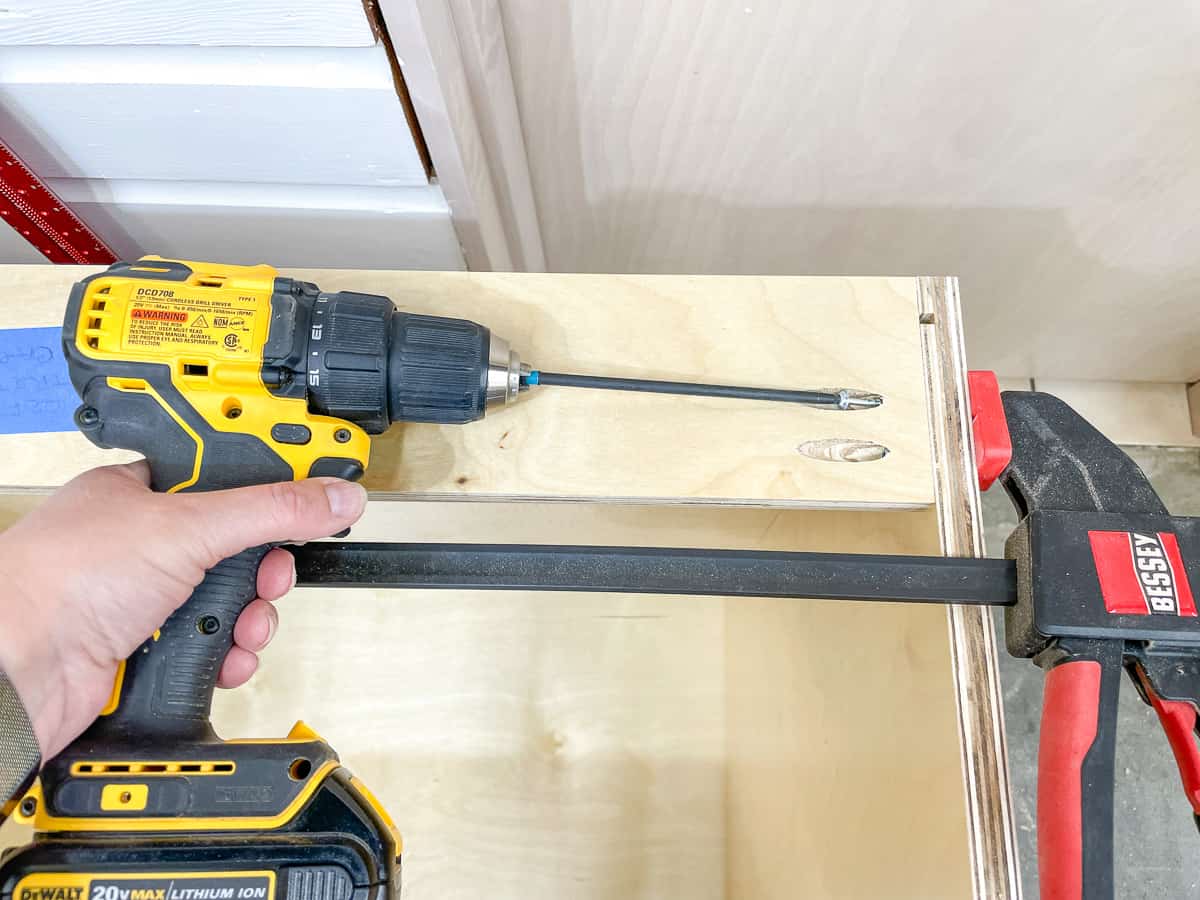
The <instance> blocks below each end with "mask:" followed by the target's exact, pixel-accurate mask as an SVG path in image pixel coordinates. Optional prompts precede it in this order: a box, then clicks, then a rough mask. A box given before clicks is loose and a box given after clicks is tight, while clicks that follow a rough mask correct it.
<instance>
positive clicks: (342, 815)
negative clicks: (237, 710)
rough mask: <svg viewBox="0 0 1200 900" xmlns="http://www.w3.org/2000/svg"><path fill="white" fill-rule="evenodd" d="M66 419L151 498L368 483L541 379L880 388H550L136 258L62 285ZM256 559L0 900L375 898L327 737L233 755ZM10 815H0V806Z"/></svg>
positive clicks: (352, 309)
mask: <svg viewBox="0 0 1200 900" xmlns="http://www.w3.org/2000/svg"><path fill="white" fill-rule="evenodd" d="M63 349H64V353H65V356H66V359H67V365H68V369H69V372H70V378H71V381H72V383H73V384H74V386H75V389H76V390H77V391H78V392H79V396H80V398H81V400H82V403H81V405H80V406H79V408H78V410H77V411H76V414H75V420H76V424H77V425H78V427H79V428H80V430H82V431H83V433H84V434H85V435H87V437H88V438H90V439H91V440H92V441H93V442H94V443H96V444H97V445H99V446H101V447H119V448H124V449H129V450H134V451H137V452H140V453H142V454H143V455H144V456H145V457H146V459H147V461H148V462H149V465H150V471H151V485H152V487H153V488H154V490H157V491H167V492H178V491H209V490H217V489H222V488H233V487H240V486H245V485H251V484H262V483H269V482H277V481H287V480H292V479H299V478H307V477H310V476H337V477H341V478H348V479H357V478H359V477H360V476H361V475H362V474H363V472H364V470H365V468H366V465H367V460H368V456H369V453H370V439H369V435H372V434H379V433H381V432H383V431H384V430H386V429H387V428H388V427H389V426H390V425H391V424H392V423H394V422H430V423H456V424H463V423H468V422H471V421H474V420H476V419H479V418H481V417H482V416H483V415H484V414H485V412H486V411H487V410H488V409H491V408H494V407H497V406H503V405H505V404H507V403H510V402H512V401H513V400H514V399H516V397H517V396H518V395H519V394H520V393H521V392H522V391H523V390H525V389H527V388H529V387H530V386H532V385H535V384H556V385H562V386H573V387H587V388H609V389H618V390H637V391H658V392H667V393H678V394H698V395H708V396H719V397H740V398H748V399H756V400H783V401H788V402H793V403H801V404H806V405H812V406H822V407H827V408H832V409H842V410H846V409H865V408H869V407H871V406H876V405H878V404H879V402H881V401H880V398H879V397H878V396H877V395H873V394H868V393H865V392H862V391H853V390H849V389H831V390H824V391H785V390H775V389H760V388H734V387H728V386H722V385H704V384H686V383H678V382H662V381H643V380H637V379H621V378H597V377H594V376H581V375H562V374H553V373H541V372H537V371H534V370H532V369H530V367H528V366H526V365H523V364H522V363H521V360H520V358H519V357H518V355H517V354H516V353H515V352H513V350H512V349H511V348H510V347H509V346H508V344H507V343H506V342H505V341H504V340H503V339H501V338H499V337H498V336H496V335H494V334H492V333H490V332H489V330H488V329H487V328H485V327H483V326H482V325H479V324H476V323H474V322H469V321H465V320H461V319H451V318H443V317H437V316H429V315H417V314H413V313H408V312H403V311H401V310H398V309H397V308H396V307H395V305H394V304H393V302H392V300H390V299H388V298H387V297H381V296H375V295H369V294H360V293H354V292H349V291H341V292H336V293H326V292H322V291H321V290H319V289H318V288H317V287H316V286H315V285H313V284H309V283H306V282H303V281H298V280H294V279H292V278H286V277H281V276H280V275H279V274H278V273H277V272H276V271H275V270H274V269H272V268H271V267H269V266H250V267H246V266H228V265H215V264H209V263H194V262H182V261H175V260H167V259H162V258H159V257H153V256H151V257H144V258H142V259H140V260H138V261H137V262H134V263H117V264H115V265H113V266H112V267H110V268H109V269H108V270H107V271H104V272H101V273H99V274H96V275H92V276H90V277H88V278H85V279H84V280H83V281H81V282H80V283H79V284H77V285H76V286H75V287H74V289H73V290H72V293H71V296H70V298H69V301H68V306H67V313H66V318H65V322H64V327H63ZM268 549H269V548H267V547H256V548H252V549H249V550H246V551H245V552H243V553H241V554H238V555H237V556H235V557H232V558H230V559H227V560H225V561H224V562H222V563H220V564H219V565H217V566H216V567H215V568H213V569H211V570H210V571H209V572H208V573H207V574H206V576H205V578H204V580H203V582H202V583H201V584H200V585H199V586H198V587H197V588H196V590H195V592H194V593H193V594H192V596H191V598H190V599H189V600H188V601H187V602H186V603H185V604H184V605H183V606H182V607H180V608H179V609H178V610H177V611H176V612H175V613H174V614H173V615H172V616H171V617H170V618H169V619H167V621H166V622H164V623H163V625H162V627H161V628H160V629H159V630H158V631H156V632H155V633H154V635H153V636H152V637H151V638H150V639H148V640H147V641H146V642H145V643H144V644H143V645H142V646H141V647H140V648H139V649H138V650H137V651H136V652H135V653H134V654H133V656H131V657H130V658H129V659H128V660H126V661H125V662H124V664H123V665H122V666H121V667H120V670H119V672H118V675H117V679H116V683H115V685H114V688H113V693H112V697H111V699H110V701H109V703H108V705H107V706H106V708H105V709H104V710H103V712H102V713H101V715H100V717H99V718H98V719H97V720H96V722H95V723H94V724H93V725H92V726H91V727H90V728H89V730H88V731H87V732H85V733H84V734H83V735H82V736H81V737H80V738H78V739H77V740H76V741H75V742H74V743H73V744H72V745H71V746H69V747H68V748H67V749H66V750H65V751H63V752H62V753H61V754H60V755H59V756H57V757H56V758H55V759H52V760H50V761H48V762H47V763H46V764H45V765H44V767H43V768H42V770H41V775H40V782H39V783H37V784H35V785H34V786H33V787H32V788H30V789H29V791H28V792H27V793H26V794H25V795H24V796H23V797H22V798H21V800H20V802H19V803H18V804H17V807H16V809H17V811H16V813H15V815H16V816H17V817H18V818H19V819H20V820H22V821H24V822H27V823H29V824H32V825H33V826H34V828H35V830H36V838H35V840H34V841H33V842H32V843H31V844H29V845H27V846H25V847H22V848H17V849H15V850H12V851H9V852H8V853H7V854H6V855H5V857H4V859H3V862H2V864H0V900H376V898H385V897H394V896H396V895H397V894H398V892H399V871H400V869H399V854H400V838H399V836H398V834H397V833H396V830H395V827H394V825H393V823H392V821H391V819H389V817H388V815H387V813H385V812H384V810H383V809H382V808H381V807H380V806H379V804H378V803H377V802H376V801H375V799H374V798H373V797H372V795H371V793H370V792H369V791H368V790H367V789H366V788H365V787H364V786H363V785H362V783H361V782H359V781H358V780H357V779H355V778H354V777H353V776H352V775H350V773H349V772H347V771H346V769H345V768H343V767H342V766H341V765H340V764H339V762H338V758H337V755H336V754H335V753H334V751H333V750H332V749H331V748H330V747H329V745H328V744H326V743H325V742H324V741H323V740H322V739H321V738H320V737H319V736H318V735H317V734H316V733H314V732H313V731H312V730H311V729H309V728H308V727H307V726H305V725H304V724H303V723H298V724H297V725H296V726H295V727H294V728H293V729H292V731H291V733H290V734H289V735H288V736H287V737H286V738H283V739H280V740H229V741H226V740H222V739H220V738H219V737H217V736H216V734H215V733H214V732H213V730H212V727H211V725H210V724H209V711H210V708H211V704H212V694H213V689H214V687H215V684H216V678H217V673H218V670H219V668H220V665H221V662H222V660H223V659H224V657H225V654H226V653H227V651H228V650H229V648H230V646H231V644H232V636H233V626H234V622H235V621H236V620H237V617H238V615H239V613H240V612H241V611H242V609H243V608H244V607H245V606H246V604H247V603H249V602H250V601H251V600H252V599H253V598H254V596H255V592H256V591H255V582H256V575H257V570H258V565H259V562H260V561H261V560H262V558H263V556H264V555H265V554H266V552H267V550H268ZM0 800H3V798H0Z"/></svg>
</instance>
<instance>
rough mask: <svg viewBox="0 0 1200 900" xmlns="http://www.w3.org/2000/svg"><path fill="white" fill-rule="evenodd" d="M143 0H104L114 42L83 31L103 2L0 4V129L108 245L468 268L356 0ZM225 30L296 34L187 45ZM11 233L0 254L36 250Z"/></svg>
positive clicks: (235, 257)
mask: <svg viewBox="0 0 1200 900" xmlns="http://www.w3.org/2000/svg"><path fill="white" fill-rule="evenodd" d="M66 5H67V6H71V5H72V2H68V3H67V4H66ZM74 5H76V6H77V5H79V4H74ZM147 5H148V4H147V2H145V0H122V2H120V3H117V4H115V6H114V5H113V4H109V5H107V7H106V15H107V16H109V17H110V25H111V27H110V28H108V29H107V30H106V31H104V33H103V37H104V38H105V39H106V40H107V41H108V42H109V45H106V46H103V45H88V42H89V41H93V40H98V39H99V37H100V36H101V35H100V32H98V31H95V28H94V26H95V25H96V22H97V19H96V18H95V17H92V18H89V17H88V16H82V17H75V18H72V17H70V16H66V15H65V13H64V11H63V10H62V8H61V7H60V6H59V5H56V4H50V3H48V2H45V0H38V2H34V0H19V2H18V5H17V6H16V7H14V9H15V10H16V12H17V13H21V12H22V11H25V12H27V13H28V15H27V16H26V17H25V18H24V19H22V18H21V16H20V15H14V13H13V10H12V9H9V10H8V11H7V12H6V13H0V44H3V42H5V41H8V42H10V44H11V45H10V46H0V135H2V136H3V139H4V141H5V142H6V143H7V144H8V145H9V146H10V147H11V148H12V149H13V150H14V151H15V152H16V153H17V155H18V156H20V157H21V158H22V159H23V160H24V161H25V162H26V164H27V165H29V167H30V168H31V169H32V170H33V171H34V172H36V173H37V174H38V175H39V176H40V177H42V178H43V179H45V180H47V182H48V183H49V185H50V187H51V188H52V189H53V190H54V191H55V192H56V193H57V194H58V195H59V197H60V198H62V199H63V200H64V201H65V202H66V203H67V204H68V205H69V206H70V207H71V208H73V209H74V210H75V211H76V212H77V213H78V214H79V215H80V217H81V218H82V219H83V220H84V221H85V222H87V223H88V224H89V225H90V226H92V227H93V228H94V229H95V230H96V231H97V232H98V233H99V234H100V236H101V237H102V238H103V239H104V240H105V241H106V242H107V243H108V244H109V245H110V246H111V247H112V248H113V250H114V252H116V253H117V254H118V255H119V256H122V257H128V256H136V255H138V254H140V253H147V252H153V253H160V254H164V255H174V256H182V257H186V258H192V259H196V258H205V257H208V258H214V259H220V260H222V261H227V262H232V263H253V262H270V263H273V264H276V265H284V266H288V265H292V266H300V265H309V266H350V267H356V266H357V267H384V268H391V267H407V268H436V269H461V268H462V267H463V265H464V264H463V257H462V251H461V249H460V247H459V243H458V238H457V236H456V234H455V232H454V228H453V225H452V223H451V218H450V211H449V207H448V206H447V204H446V201H445V198H444V197H443V195H442V192H441V189H440V188H439V187H438V186H437V185H436V184H431V183H430V181H429V178H428V176H427V174H426V170H425V165H424V162H423V161H422V159H421V157H420V154H419V152H418V148H417V144H416V142H415V140H414V137H413V134H412V132H411V131H410V128H409V125H408V122H407V121H406V119H405V114H404V108H403V106H402V105H401V102H400V100H399V98H398V96H397V92H396V85H395V83H394V80H393V74H392V69H391V66H390V64H389V61H388V56H387V52H386V50H385V48H384V47H383V46H382V45H380V44H377V43H375V38H374V33H373V31H372V29H371V27H370V23H369V22H368V20H367V18H366V16H365V14H364V12H363V8H362V6H361V3H360V2H359V0H353V2H349V0H331V2H329V3H319V4H318V3H299V4H282V3H279V2H278V0H266V2H264V3H258V4H242V3H238V4H234V3H232V2H230V0H202V2H197V3H190V4H185V5H183V7H181V8H180V9H177V10H175V15H174V16H173V17H170V21H167V20H166V19H164V18H163V13H162V12H161V10H160V12H158V13H152V14H151V13H150V12H148V10H146V9H143V7H146V6H147ZM158 5H159V6H162V4H158ZM170 6H172V5H171V4H166V7H170ZM289 6H295V9H294V10H293V13H294V15H291V16H290V17H289V16H288V15H286V9H285V8H287V7H289ZM184 7H186V8H184ZM235 7H236V9H235ZM164 8H165V7H164ZM143 14H148V15H150V16H151V21H152V22H158V27H157V30H156V31H154V34H157V35H158V36H159V38H160V40H159V45H143V42H144V40H145V39H146V34H147V33H146V32H145V28H144V27H143V26H144V25H145V23H144V22H143V21H142V19H141V18H140V17H141V16H142V15H143ZM155 16H157V17H158V18H157V19H156V18H154V17H155ZM273 17H274V18H275V19H278V20H280V21H282V22H283V25H282V26H281V30H279V31H272V30H271V29H270V28H269V27H268V23H269V20H271V19H272V18H273ZM347 17H349V18H347ZM160 19H161V20H162V21H159V20H160ZM284 20H286V21H284ZM14 23H15V24H14ZM256 24H257V25H259V26H261V27H253V26H255V25H256ZM35 26H36V27H35ZM89 29H92V30H89ZM281 34H282V36H283V37H282V38H281V37H280V35H281ZM222 37H224V39H226V40H229V41H245V42H249V43H255V42H265V43H267V44H275V43H277V42H279V41H280V40H286V41H290V42H292V43H293V44H295V45H296V46H194V45H192V44H195V43H206V42H207V43H211V42H213V41H215V40H218V39H221V38H222ZM38 40H42V41H44V42H43V43H37V41H38ZM326 40H328V41H332V42H337V43H341V44H345V45H349V46H321V45H320V43H321V42H322V41H326ZM120 41H125V42H126V43H119V42H120ZM71 42H78V43H79V44H81V45H79V46H62V45H60V44H69V43H71ZM114 42H115V43H114ZM302 44H308V45H309V46H299V45H302ZM355 44H358V46H355ZM14 245H15V244H14V240H12V239H11V237H9V238H5V239H3V240H2V241H0V261H6V262H16V261H22V260H25V259H26V258H27V257H28V252H27V251H25V250H24V248H19V249H16V250H14V249H13V248H12V247H13V246H14Z"/></svg>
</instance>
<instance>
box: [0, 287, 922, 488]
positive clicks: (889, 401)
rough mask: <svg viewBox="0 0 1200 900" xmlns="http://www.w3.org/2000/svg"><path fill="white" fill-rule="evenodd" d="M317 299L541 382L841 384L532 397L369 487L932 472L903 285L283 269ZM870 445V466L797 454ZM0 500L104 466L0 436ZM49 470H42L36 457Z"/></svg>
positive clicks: (414, 430)
mask: <svg viewBox="0 0 1200 900" xmlns="http://www.w3.org/2000/svg"><path fill="white" fill-rule="evenodd" d="M85 271H88V270H79V269H66V270H64V269H56V268H53V267H43V266H11V267H5V268H4V269H0V303H2V304H3V306H2V307H0V309H3V313H2V314H0V324H2V325H3V327H28V326H33V325H42V326H45V325H55V324H58V323H60V322H61V316H62V309H63V305H64V303H65V298H66V296H67V293H68V291H69V288H70V285H71V283H73V282H74V281H75V280H76V279H77V278H79V277H80V276H81V275H82V274H83V273H84V272H85ZM284 274H289V275H294V276H297V277H301V278H305V279H308V280H311V281H315V282H316V283H317V284H319V285H320V286H321V287H322V288H323V289H326V290H343V289H353V290H359V291H367V292H372V293H381V294H386V295H388V296H390V297H391V298H392V299H393V300H394V301H395V302H396V303H397V304H398V305H399V306H400V307H401V308H404V309H407V310H411V311H416V312H423V313H433V314H437V315H450V316H462V317H465V318H472V319H475V320H476V321H479V322H483V323H485V324H487V325H488V326H489V327H491V328H492V329H493V330H494V331H495V332H496V333H497V334H499V335H501V336H503V337H506V338H508V339H509V340H510V341H511V343H512V345H513V346H514V347H515V348H517V349H518V351H519V352H520V353H521V354H522V357H523V358H524V359H526V360H527V361H530V362H532V363H533V364H534V365H536V366H538V367H540V368H542V369H545V370H547V371H577V372H586V373H592V374H615V375H630V376H637V377H644V378H676V379H684V380H694V381H710V382H725V383H733V384H749V385H758V386H764V387H780V388H797V387H824V386H836V387H842V386H846V387H855V388H863V389H867V390H875V391H878V392H880V393H882V394H883V395H884V396H885V398H886V399H885V403H884V405H883V407H882V408H880V409H877V410H867V411H861V412H852V413H840V412H828V411H822V410H813V409H806V408H802V407H797V406H792V405H787V404H774V403H750V402H743V401H732V400H711V399H691V398H688V399H684V398H677V397H660V396H654V395H634V394H626V393H611V392H601V391H586V390H572V389H562V388H548V387H547V388H540V389H535V390H534V391H533V392H531V394H530V395H529V396H526V397H523V398H522V399H521V400H520V402H519V403H517V404H515V405H513V406H511V407H508V408H506V409H503V410H499V411H496V412H494V413H493V414H491V415H489V416H488V417H487V418H486V419H485V420H483V421H481V422H476V423H473V424H471V425H468V426H432V425H416V424H414V425H402V426H399V427H395V428H393V429H392V430H391V431H390V432H389V433H388V434H387V435H385V436H383V437H381V438H379V439H377V440H376V442H375V447H374V451H373V461H372V465H371V467H370V468H369V470H368V476H367V485H368V487H370V488H371V489H372V490H373V491H377V492H388V493H392V492H394V493H402V494H406V495H414V496H426V497H448V498H459V499H589V500H590V499H602V500H617V499H628V500H636V501H666V502H673V503H722V504H746V505H764V506H798V507H803V506H853V507H920V506H926V505H928V504H930V503H931V502H932V497H933V488H932V465H931V462H930V450H929V425H928V411H927V407H926V399H925V385H924V370H923V363H922V359H921V350H920V341H919V333H918V329H919V326H918V324H917V319H918V316H917V297H916V280H915V279H907V278H896V279H886V278H754V277H685V276H610V275H586V276H582V275H513V274H486V275H484V274H466V273H445V272H382V271H352V270H289V271H287V272H285V273H284ZM821 439H843V440H853V441H872V442H877V443H880V444H883V445H884V446H886V447H887V448H888V450H889V451H890V452H889V453H888V455H887V456H886V457H884V458H883V459H881V460H878V461H874V462H865V463H847V462H830V461H827V460H822V459H813V458H810V457H807V456H804V455H802V454H801V453H800V452H799V451H798V449H797V448H798V447H799V445H801V444H802V443H805V442H807V441H812V440H821ZM0 450H2V451H3V452H0V466H2V470H0V484H7V485H18V486H38V485H47V484H50V485H53V484H58V483H61V482H62V481H63V480H65V478H67V477H69V476H70V475H72V474H75V473H76V472H78V471H82V470H83V469H86V468H88V467H90V466H92V465H96V464H99V463H103V462H113V461H116V460H117V459H119V458H120V457H119V455H117V454H114V453H108V452H102V451H98V450H95V449H94V448H92V447H91V445H90V444H87V442H86V441H84V439H83V438H81V437H79V436H77V435H74V434H51V435H29V436H26V435H20V436H11V435H10V436H0ZM48 459H52V460H54V462H53V464H52V465H48V464H47V460H48Z"/></svg>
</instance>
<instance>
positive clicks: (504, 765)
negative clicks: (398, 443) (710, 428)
mask: <svg viewBox="0 0 1200 900" xmlns="http://www.w3.org/2000/svg"><path fill="white" fill-rule="evenodd" d="M498 534H503V535H504V536H505V537H506V539H512V540H517V541H542V542H549V541H556V540H580V541H584V542H595V543H613V542H626V543H629V544H657V543H666V544H672V545H686V546H706V545H707V546H712V545H720V546H736V547H766V548H798V547H802V548H808V549H819V550H834V549H842V550H851V549H864V550H866V549H871V550H878V551H883V552H935V551H936V547H937V537H936V526H935V524H934V521H933V516H932V514H931V513H897V512H893V513H849V512H823V513H816V512H809V513H802V512H782V513H775V512H770V511H763V510H726V509H722V510H715V509H695V510H689V511H683V510H670V509H651V508H638V509H629V508H621V507H595V506H589V507H579V506H566V505H551V506H538V505H532V506H531V505H522V506H519V507H512V506H506V505H502V504H488V505H484V506H479V505H472V506H469V507H468V506H461V505H446V504H412V503H389V504H382V503H376V504H373V505H372V507H371V511H370V512H369V514H368V517H367V519H366V520H365V521H364V523H363V524H362V525H361V526H359V527H358V528H357V529H356V531H355V536H356V537H359V538H362V539H381V538H389V539H400V540H422V539H423V540H437V539H459V540H493V539H495V537H496V535H498ZM282 611H283V626H282V627H281V629H280V633H279V636H278V637H277V639H276V644H275V645H274V646H273V647H272V648H271V650H269V651H268V653H267V654H266V656H265V658H264V664H263V668H262V670H261V672H260V674H259V675H258V676H256V679H255V681H254V682H253V683H252V685H251V686H250V687H249V688H248V689H247V690H245V691H239V692H235V693H230V694H222V695H221V697H220V702H219V707H218V713H217V723H218V726H219V729H220V730H221V731H222V733H224V734H229V735H232V734H253V735H258V736H267V735H271V734H279V733H281V732H282V731H284V730H286V728H287V727H288V726H289V725H290V718H292V717H297V716H300V715H303V716H304V717H305V718H306V719H307V720H308V721H309V722H310V724H312V725H313V726H314V727H316V728H317V729H318V730H320V731H322V732H323V733H324V734H325V735H326V736H327V737H328V738H329V739H330V740H331V741H332V742H333V743H334V744H335V746H337V747H338V749H339V751H340V752H341V754H342V757H343V759H344V760H345V761H346V762H347V764H348V765H350V766H351V767H352V768H353V769H354V770H355V771H356V772H357V773H358V774H359V775H362V776H363V777H365V778H366V779H367V780H368V783H369V784H371V785H372V787H373V788H374V789H375V790H376V791H377V793H379V795H380V797H381V799H383V801H384V802H385V803H386V804H387V805H388V806H389V808H390V809H391V811H392V812H393V813H394V814H395V815H396V817H397V819H398V821H399V824H400V827H401V829H402V831H403V832H404V834H405V846H406V848H407V851H408V856H407V857H406V859H405V873H406V878H407V879H408V880H407V882H406V891H410V892H411V893H409V894H408V896H410V897H413V898H421V897H433V896H437V897H452V898H453V897H469V896H477V895H478V892H479V890H480V889H481V887H482V886H483V885H487V887H488V890H489V891H490V892H491V893H493V894H494V895H495V896H498V897H517V896H533V897H558V896H564V895H568V894H569V895H570V896H573V897H597V898H599V897H617V896H633V897H646V898H649V897H660V896H665V895H671V896H686V897H697V898H703V897H713V898H715V897H723V896H729V897H746V898H749V897H755V898H763V897H767V898H769V897H791V896H797V895H804V896H824V897H838V898H841V897H864V898H865V897H878V896H888V897H895V898H904V897H912V898H918V897H919V898H937V897H948V898H949V897H954V898H960V897H963V896H965V895H966V894H967V893H968V892H969V874H968V856H967V851H966V827H965V821H964V814H963V810H964V800H963V786H962V778H961V774H960V769H959V764H958V752H959V751H958V740H957V730H956V723H955V717H954V702H953V696H952V692H951V691H950V690H949V686H950V681H951V674H950V667H949V655H948V650H947V631H946V628H945V619H944V613H943V611H941V610H939V609H933V608H916V607H902V606H890V605H889V606H883V607H879V606H870V607H868V606H856V605H849V604H846V605H839V604H835V603H815V602H814V603H805V602H796V601H744V600H721V599H719V598H666V597H633V596H609V595H590V596H579V595H569V594H540V595H535V594H519V593H459V592H454V593H451V592H371V591H349V590H343V591H299V592H297V593H296V594H295V595H294V596H293V597H291V598H289V599H288V600H287V601H284V605H283V610H282ZM330 635H336V638H335V639H334V640H335V643H334V644H333V645H331V644H330ZM852 709H860V710H863V712H864V714H863V715H848V714H847V710H852ZM863 846H869V847H877V848H879V851H878V852H872V853H871V854H863V853H862V852H861V848H862V847H863Z"/></svg>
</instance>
